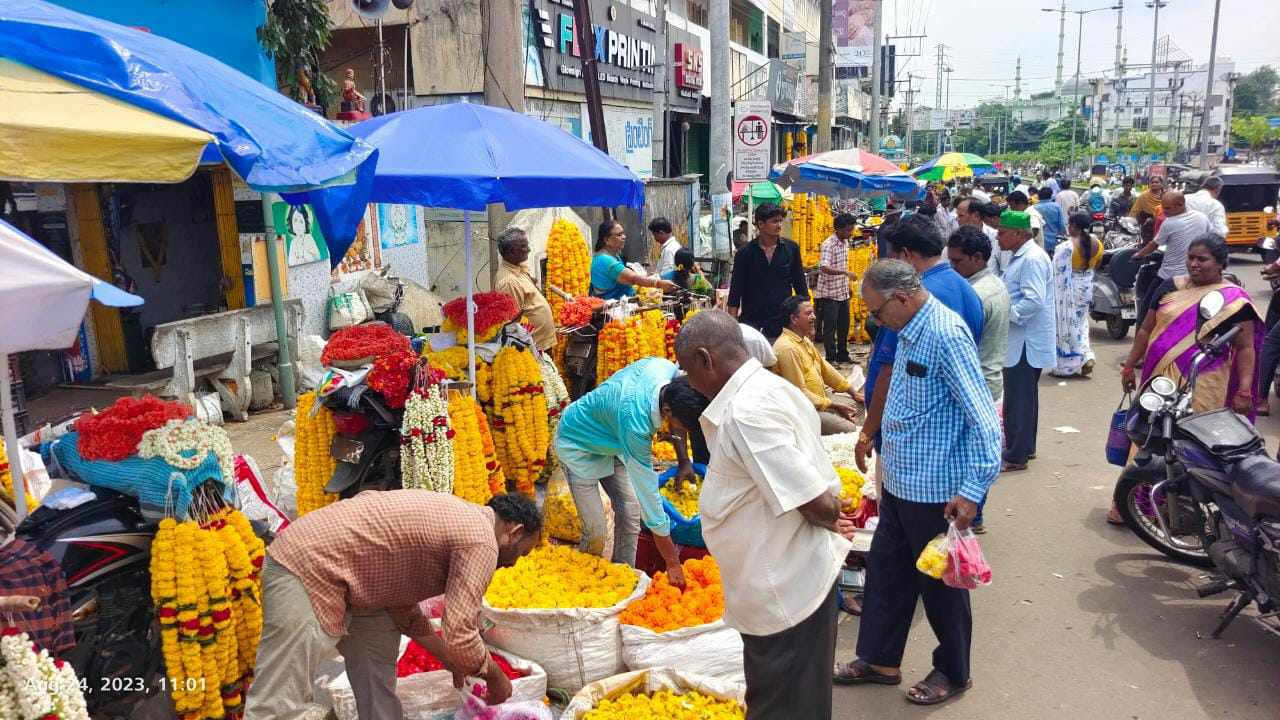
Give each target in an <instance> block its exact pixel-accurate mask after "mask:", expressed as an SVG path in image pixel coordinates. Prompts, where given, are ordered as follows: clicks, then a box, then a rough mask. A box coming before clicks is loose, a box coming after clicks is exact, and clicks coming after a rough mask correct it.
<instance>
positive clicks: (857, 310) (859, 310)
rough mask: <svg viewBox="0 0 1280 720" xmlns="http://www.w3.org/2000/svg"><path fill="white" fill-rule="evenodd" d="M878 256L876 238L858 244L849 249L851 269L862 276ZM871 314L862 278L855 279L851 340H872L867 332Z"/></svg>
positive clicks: (850, 329)
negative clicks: (864, 293) (864, 297)
mask: <svg viewBox="0 0 1280 720" xmlns="http://www.w3.org/2000/svg"><path fill="white" fill-rule="evenodd" d="M877 257H879V250H878V248H877V247H876V243H875V241H874V240H872V241H871V242H869V243H865V244H861V245H856V246H854V247H853V248H852V249H851V250H849V269H850V270H852V271H853V272H854V273H855V274H856V275H857V276H858V277H859V278H861V277H862V276H863V274H865V273H866V272H867V268H868V267H871V263H873V262H875V260H876V258H877ZM870 315H871V311H870V310H869V309H868V308H867V303H866V301H865V300H863V299H862V291H861V280H857V281H854V283H853V284H852V287H851V288H850V292H849V339H850V340H852V341H853V342H858V343H869V342H871V335H870V334H869V333H867V318H868V317H870Z"/></svg>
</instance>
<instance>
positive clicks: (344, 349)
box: [320, 322, 411, 365]
mask: <svg viewBox="0 0 1280 720" xmlns="http://www.w3.org/2000/svg"><path fill="white" fill-rule="evenodd" d="M399 350H403V351H405V352H410V351H411V350H410V345H409V338H407V337H405V336H403V335H401V334H400V333H398V332H396V331H395V330H393V329H392V328H391V326H390V325H388V324H386V323H380V322H379V323H366V324H364V325H356V326H354V327H349V328H343V329H341V330H339V331H337V332H335V333H334V334H333V335H330V336H329V342H327V343H325V345H324V352H322V353H320V364H322V365H328V364H329V363H330V361H333V360H360V359H362V358H368V357H372V358H380V357H382V356H384V355H390V354H391V353H394V352H396V351H399Z"/></svg>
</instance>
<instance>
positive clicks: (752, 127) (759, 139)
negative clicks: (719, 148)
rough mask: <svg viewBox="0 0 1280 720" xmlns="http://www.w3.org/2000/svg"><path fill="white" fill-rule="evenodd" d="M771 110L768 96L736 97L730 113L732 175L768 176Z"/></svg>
mask: <svg viewBox="0 0 1280 720" xmlns="http://www.w3.org/2000/svg"><path fill="white" fill-rule="evenodd" d="M772 134H773V112H772V108H771V106H770V104H769V101H768V100H739V101H738V103H737V104H736V106H735V107H734V113H733V179H734V180H735V181H736V182H758V181H760V180H767V179H768V178H769V149H770V147H771V146H772V145H773V143H772V137H771V136H772Z"/></svg>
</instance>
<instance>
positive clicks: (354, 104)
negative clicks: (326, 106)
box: [342, 68, 366, 113]
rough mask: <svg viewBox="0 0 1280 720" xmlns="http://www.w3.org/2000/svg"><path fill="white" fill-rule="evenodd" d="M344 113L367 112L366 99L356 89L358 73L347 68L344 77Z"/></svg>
mask: <svg viewBox="0 0 1280 720" xmlns="http://www.w3.org/2000/svg"><path fill="white" fill-rule="evenodd" d="M342 112H344V113H350V112H354V113H364V112H366V110H365V97H364V95H361V94H360V91H359V90H357V89H356V71H355V70H353V69H351V68H347V69H346V71H345V72H344V73H343V77H342Z"/></svg>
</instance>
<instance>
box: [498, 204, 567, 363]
mask: <svg viewBox="0 0 1280 720" xmlns="http://www.w3.org/2000/svg"><path fill="white" fill-rule="evenodd" d="M498 253H499V254H500V255H502V264H501V265H500V266H499V267H498V276H497V277H496V278H495V279H494V285H493V289H494V290H496V291H498V292H500V293H506V294H507V295H510V296H511V299H513V300H515V301H516V305H517V306H519V307H520V314H522V315H524V317H525V319H526V320H528V321H529V324H530V325H532V326H533V341H534V342H536V343H537V344H538V349H539V350H542V351H543V352H546V351H548V350H550V349H551V348H552V347H553V346H554V345H555V344H556V323H555V319H554V318H552V317H551V305H549V304H548V303H547V299H546V298H545V297H543V296H542V293H541V292H539V291H538V284H537V283H535V282H534V281H533V276H532V275H530V274H529V271H528V270H527V269H526V268H525V266H524V262H525V260H528V259H529V238H527V237H526V236H525V234H524V231H523V230H520V229H518V228H507V229H506V230H504V231H503V232H502V235H500V236H499V237H498Z"/></svg>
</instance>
